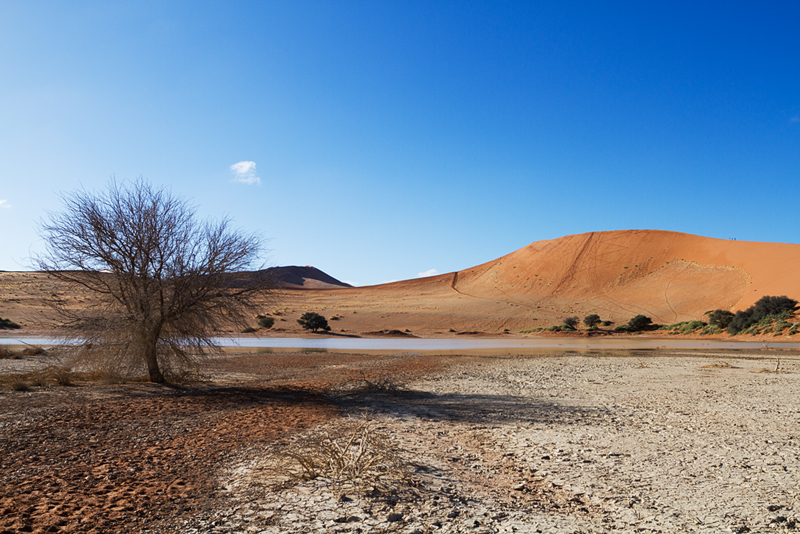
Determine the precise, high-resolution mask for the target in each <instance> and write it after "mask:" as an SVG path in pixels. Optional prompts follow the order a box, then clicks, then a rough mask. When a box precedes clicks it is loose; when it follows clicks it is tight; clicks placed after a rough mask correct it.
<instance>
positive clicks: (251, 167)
mask: <svg viewBox="0 0 800 534" xmlns="http://www.w3.org/2000/svg"><path fill="white" fill-rule="evenodd" d="M231 172H232V173H233V181H234V182H238V183H240V184H247V185H253V184H259V185H260V184H261V178H259V177H258V175H257V174H256V162H255V161H240V162H239V163H234V164H233V165H231Z"/></svg>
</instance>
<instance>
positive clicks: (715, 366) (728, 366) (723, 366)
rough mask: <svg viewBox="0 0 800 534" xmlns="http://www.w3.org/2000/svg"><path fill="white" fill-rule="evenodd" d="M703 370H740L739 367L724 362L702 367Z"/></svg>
mask: <svg viewBox="0 0 800 534" xmlns="http://www.w3.org/2000/svg"><path fill="white" fill-rule="evenodd" d="M703 369H741V367H737V366H736V365H731V364H730V363H728V362H726V361H719V362H714V363H712V364H709V365H704V366H703Z"/></svg>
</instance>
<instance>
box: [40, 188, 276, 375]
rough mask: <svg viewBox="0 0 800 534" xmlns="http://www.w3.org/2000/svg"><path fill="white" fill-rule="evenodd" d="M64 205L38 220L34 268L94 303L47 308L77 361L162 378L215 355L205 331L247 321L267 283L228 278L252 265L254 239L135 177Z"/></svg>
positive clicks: (258, 242)
mask: <svg viewBox="0 0 800 534" xmlns="http://www.w3.org/2000/svg"><path fill="white" fill-rule="evenodd" d="M62 200H63V203H64V209H63V211H61V212H59V213H50V214H48V216H47V217H46V219H45V220H44V221H43V222H42V223H41V224H40V235H41V236H42V237H43V238H44V240H45V243H46V247H47V248H46V252H45V253H44V254H43V255H40V256H38V257H36V258H34V262H35V265H36V266H37V267H38V269H40V270H41V271H44V272H47V273H48V274H50V275H52V276H53V277H55V278H56V279H58V280H60V281H62V282H66V283H67V284H68V285H67V287H68V291H70V292H74V291H75V290H76V289H77V290H79V291H82V292H87V291H88V292H90V293H92V294H94V295H95V296H97V297H98V298H97V299H96V300H97V302H98V303H99V304H96V305H92V306H88V307H81V308H78V309H76V308H75V307H70V306H66V305H64V304H63V302H59V300H58V299H57V298H56V299H54V302H53V304H54V309H56V311H57V312H58V317H59V318H60V320H61V322H62V324H63V326H65V327H67V330H68V331H69V332H71V333H72V337H74V338H77V339H80V340H81V341H82V344H81V346H82V349H81V351H82V353H83V354H84V356H89V358H90V359H93V360H94V361H98V362H101V364H102V365H103V366H105V367H108V368H110V369H114V370H116V371H120V370H122V371H127V372H143V371H146V372H147V373H148V374H149V377H150V380H151V381H152V382H164V380H165V378H164V375H165V372H168V371H171V370H175V369H178V368H182V367H184V366H185V365H186V364H193V363H195V362H196V358H197V356H199V355H204V354H206V353H207V352H208V351H210V350H211V351H214V350H218V349H219V346H218V345H217V344H216V343H215V341H214V338H213V335H214V334H215V333H217V332H219V331H221V330H222V329H223V328H225V327H226V326H227V327H230V326H231V325H232V324H235V325H244V324H246V323H245V321H246V319H247V315H246V314H247V313H248V312H249V311H250V310H251V309H253V307H254V305H255V304H256V302H257V299H258V300H262V301H263V298H264V296H265V292H268V291H269V289H270V288H271V287H272V282H271V280H270V279H269V278H268V276H267V275H265V274H263V273H262V275H261V276H258V273H255V275H254V274H253V273H250V274H249V275H248V276H247V277H238V279H237V276H236V273H241V272H243V271H246V270H248V269H251V268H252V266H253V263H254V262H255V261H257V260H258V258H259V256H260V254H261V251H262V245H263V242H262V239H261V238H260V237H259V236H258V235H256V234H243V233H242V232H240V231H238V230H235V229H233V228H232V227H231V221H230V219H227V218H226V219H223V220H222V221H220V222H210V221H200V220H198V219H197V217H196V214H195V209H194V208H193V207H192V206H190V205H189V204H188V203H187V202H186V201H185V200H183V199H181V198H178V197H176V196H174V195H173V194H172V193H171V192H169V191H167V190H165V189H163V188H155V187H153V186H152V185H151V184H149V183H148V182H146V181H144V180H143V179H141V178H140V179H138V180H135V181H133V182H129V183H119V182H117V181H116V180H113V179H112V180H111V182H110V184H109V188H108V191H106V192H104V193H99V194H93V193H90V192H87V191H86V190H80V191H77V192H75V193H72V194H68V195H63V196H62ZM73 294H74V293H73ZM267 296H268V294H267Z"/></svg>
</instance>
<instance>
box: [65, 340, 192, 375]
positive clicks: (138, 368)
mask: <svg viewBox="0 0 800 534" xmlns="http://www.w3.org/2000/svg"><path fill="white" fill-rule="evenodd" d="M110 337H111V336H110V335H109V336H107V338H106V343H103V344H94V343H85V344H83V345H78V346H72V347H65V348H64V349H63V350H62V356H63V362H64V364H65V366H66V367H68V368H71V369H73V370H74V371H75V372H76V373H80V375H81V376H82V377H83V378H85V379H86V380H91V381H102V382H107V383H113V384H116V383H122V382H137V381H143V380H145V379H147V380H149V378H146V375H147V367H146V366H145V365H144V364H143V362H142V361H141V359H139V358H137V357H136V356H134V355H133V354H132V353H133V352H135V350H136V349H135V347H132V346H130V345H128V344H127V343H126V340H124V339H119V340H117V342H114V343H111V342H109V339H110ZM199 360H200V358H198V357H197V355H195V354H193V353H190V352H189V351H187V350H175V351H173V352H171V354H170V355H169V357H165V358H164V359H162V360H161V371H162V373H163V375H164V378H165V379H166V380H167V381H169V382H186V381H189V380H191V379H192V378H194V377H199V376H200V361H199Z"/></svg>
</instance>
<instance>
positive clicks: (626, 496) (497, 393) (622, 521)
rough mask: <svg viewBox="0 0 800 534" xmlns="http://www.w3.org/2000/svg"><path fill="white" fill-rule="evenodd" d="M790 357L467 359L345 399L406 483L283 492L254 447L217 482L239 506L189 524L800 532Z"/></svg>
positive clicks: (281, 528) (795, 377)
mask: <svg viewBox="0 0 800 534" xmlns="http://www.w3.org/2000/svg"><path fill="white" fill-rule="evenodd" d="M776 363H777V362H776V359H775V358H774V357H772V359H765V358H764V357H763V356H759V357H752V358H748V357H742V355H741V354H738V355H733V354H717V355H713V354H712V355H709V354H688V355H687V354H685V353H684V354H668V353H654V352H647V353H642V355H641V357H637V356H636V355H635V354H634V355H631V354H628V355H626V356H620V355H603V354H596V355H569V354H567V355H564V354H562V355H554V356H552V357H516V358H515V357H503V358H500V357H497V358H489V357H469V358H463V359H462V360H459V361H458V363H456V364H454V365H453V366H452V367H450V368H449V369H448V370H447V371H442V372H438V373H435V374H429V375H427V376H425V377H424V378H421V379H417V380H416V381H414V382H412V383H409V384H406V390H405V391H402V392H383V393H381V392H369V391H364V390H361V391H351V392H343V393H341V394H340V395H339V396H338V397H337V402H338V403H339V404H340V406H342V407H343V408H344V409H345V410H346V411H349V413H351V414H352V415H353V416H354V417H357V416H358V414H360V413H362V412H363V410H365V409H369V410H371V411H372V416H371V417H372V418H373V421H374V425H375V431H376V432H379V433H381V434H383V435H385V436H387V437H388V438H389V439H391V440H392V443H393V446H394V447H395V448H396V450H397V451H398V454H401V455H403V456H404V457H405V458H406V459H407V460H408V462H409V466H408V478H407V479H406V480H405V481H403V482H398V483H397V484H396V485H395V486H394V489H393V490H386V489H385V487H378V486H379V485H378V484H377V480H373V481H370V480H366V481H363V482H362V484H361V485H356V486H353V485H348V484H346V483H345V484H344V485H340V486H336V485H335V484H334V483H333V482H334V481H332V480H331V479H326V478H325V477H321V478H317V479H315V480H310V481H300V482H298V483H295V484H293V485H289V487H286V485H284V486H281V487H280V489H277V488H275V487H274V486H270V480H265V475H264V473H263V472H260V471H258V470H256V469H254V468H253V467H254V466H255V465H257V464H258V463H259V461H260V460H261V458H263V457H264V455H265V453H264V452H263V450H262V451H259V450H251V451H248V453H247V454H246V455H241V456H240V457H239V458H238V460H237V462H235V463H234V464H232V465H230V466H229V469H228V470H227V471H225V472H224V473H222V474H221V475H220V476H221V478H222V480H221V484H222V485H224V486H225V487H226V488H227V491H228V492H229V495H230V497H231V499H232V502H236V503H237V504H236V506H234V507H232V508H230V509H227V510H219V511H218V512H217V513H215V514H214V515H213V516H208V517H205V518H198V519H197V521H194V522H187V523H186V524H185V526H184V531H185V532H206V531H212V532H267V533H276V534H277V533H283V532H287V533H300V532H362V533H365V532H404V533H409V534H411V533H418V534H419V533H428V532H451V533H455V532H459V533H460V532H474V533H489V532H554V533H560V532H564V533H568V532H569V533H572V532H576V533H577V532H781V531H793V530H795V529H799V530H800V513H798V509H799V508H798V507H800V469H799V468H800V395H798V393H797V392H798V391H800V387H799V386H800V360H798V359H797V357H791V356H788V357H787V356H786V355H782V356H781V361H780V368H779V372H777V373H776V372H774V371H775V367H776ZM319 430H320V429H317V432H318V431H319ZM273 482H274V481H273Z"/></svg>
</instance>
